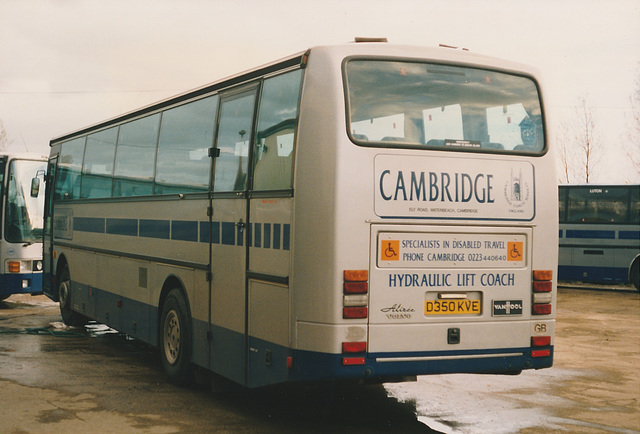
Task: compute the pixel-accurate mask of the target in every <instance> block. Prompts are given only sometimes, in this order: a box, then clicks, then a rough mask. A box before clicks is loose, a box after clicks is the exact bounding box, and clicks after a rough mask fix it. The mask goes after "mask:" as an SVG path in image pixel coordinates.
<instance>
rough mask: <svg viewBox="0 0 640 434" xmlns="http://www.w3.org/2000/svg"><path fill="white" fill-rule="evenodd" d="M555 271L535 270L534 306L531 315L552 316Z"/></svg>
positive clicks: (533, 285)
mask: <svg viewBox="0 0 640 434" xmlns="http://www.w3.org/2000/svg"><path fill="white" fill-rule="evenodd" d="M552 280H553V271H551V270H534V271H533V284H532V292H533V304H532V306H531V313H532V314H533V315H550V314H551V312H552V309H551V300H552V294H551V291H552V289H553V282H552Z"/></svg>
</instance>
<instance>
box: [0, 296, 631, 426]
mask: <svg viewBox="0 0 640 434" xmlns="http://www.w3.org/2000/svg"><path fill="white" fill-rule="evenodd" d="M557 317H558V324H557V330H556V353H555V360H554V367H553V368H551V369H545V370H541V371H525V372H524V373H523V374H522V375H519V376H495V375H483V376H480V375H435V376H422V377H419V378H418V381H417V382H413V383H399V384H386V385H384V386H381V385H378V386H355V385H348V386H339V385H311V386H305V387H276V388H267V389H261V390H258V391H255V390H254V391H249V390H244V389H241V388H238V387H235V386H232V385H229V384H227V383H224V382H223V383H221V382H219V381H218V382H216V385H217V387H216V389H215V390H214V391H211V390H210V388H209V383H208V382H203V383H204V385H202V384H201V385H200V386H196V387H192V388H180V387H176V386H174V385H172V384H170V383H168V382H167V380H166V377H165V375H164V373H163V371H162V367H161V364H160V362H159V357H158V355H157V353H156V350H154V349H152V348H150V347H148V346H146V345H144V344H141V343H139V342H138V341H135V340H132V339H130V338H128V337H127V336H125V335H122V334H119V333H117V332H115V331H113V330H111V329H109V328H107V327H105V326H103V325H100V324H92V325H90V326H88V327H86V328H83V329H68V328H65V327H64V325H63V324H62V323H61V318H60V315H59V311H58V306H57V304H55V303H52V302H50V301H49V300H48V299H46V298H45V297H41V296H39V297H30V296H24V295H23V296H13V297H11V298H9V299H8V300H6V301H5V302H4V303H2V302H0V432H1V433H40V432H47V433H56V432H59V433H65V434H68V433H75V432H85V433H93V432H95V433H98V432H100V433H103V432H104V433H110V432H112V433H116V432H117V433H123V432H127V433H129V432H131V433H142V432H144V433H181V432H185V433H190V432H264V433H273V432H279V433H280V432H284V433H287V432H291V433H293V432H296V433H298V432H312V433H315V432H317V433H320V432H322V433H325V432H345V431H350V432H355V433H376V432H403V433H406V432H409V433H411V432H442V433H485V432H492V433H511V432H521V433H529V432H531V433H533V432H536V433H537V432H586V433H600V432H602V433H609V432H625V433H627V432H628V433H634V432H640V376H639V375H638V373H639V372H640V371H639V369H640V368H639V367H640V295H639V294H638V292H637V291H634V290H629V289H628V288H620V287H612V288H586V287H585V288H579V287H578V288H576V287H572V288H561V289H560V290H559V292H558V311H557ZM429 427H430V428H429Z"/></svg>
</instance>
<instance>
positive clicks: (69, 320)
mask: <svg viewBox="0 0 640 434" xmlns="http://www.w3.org/2000/svg"><path fill="white" fill-rule="evenodd" d="M72 297H73V295H72V293H71V274H70V273H69V267H68V266H66V265H65V266H64V268H63V269H62V273H60V279H58V301H59V302H60V315H61V316H62V320H63V321H64V323H65V324H66V325H69V326H76V327H81V326H83V325H85V324H86V322H87V320H86V318H85V317H84V316H83V315H81V314H79V313H78V312H74V310H73V309H72V308H71V307H72V306H73V303H72V301H71V299H72Z"/></svg>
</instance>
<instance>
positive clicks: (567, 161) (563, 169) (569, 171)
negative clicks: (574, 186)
mask: <svg viewBox="0 0 640 434" xmlns="http://www.w3.org/2000/svg"><path fill="white" fill-rule="evenodd" d="M560 130H561V132H560V133H559V134H558V136H557V142H558V158H559V159H560V172H559V173H558V182H559V183H561V184H571V181H572V179H573V178H574V176H573V172H574V167H573V164H572V161H573V160H574V159H573V158H572V156H573V153H572V152H571V146H570V144H571V141H570V140H569V131H570V127H569V125H568V124H567V123H566V122H562V123H561V125H560Z"/></svg>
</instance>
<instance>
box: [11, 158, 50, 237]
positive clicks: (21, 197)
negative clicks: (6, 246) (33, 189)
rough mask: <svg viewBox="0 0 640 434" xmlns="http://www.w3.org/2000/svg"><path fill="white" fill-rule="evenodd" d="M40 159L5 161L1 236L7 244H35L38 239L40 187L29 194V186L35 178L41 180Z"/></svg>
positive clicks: (42, 211)
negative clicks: (4, 207)
mask: <svg viewBox="0 0 640 434" xmlns="http://www.w3.org/2000/svg"><path fill="white" fill-rule="evenodd" d="M45 170H46V163H45V162H44V161H31V160H12V161H11V163H10V164H9V174H8V183H7V203H6V212H5V221H4V235H5V239H6V240H7V241H8V242H10V243H35V242H38V241H41V239H42V227H43V219H42V216H43V214H44V209H43V207H44V201H43V197H44V189H41V190H40V192H39V194H38V196H36V197H31V195H30V194H29V190H30V188H29V186H30V185H31V180H32V179H33V178H35V177H37V178H40V179H41V181H43V180H44V174H45Z"/></svg>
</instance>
